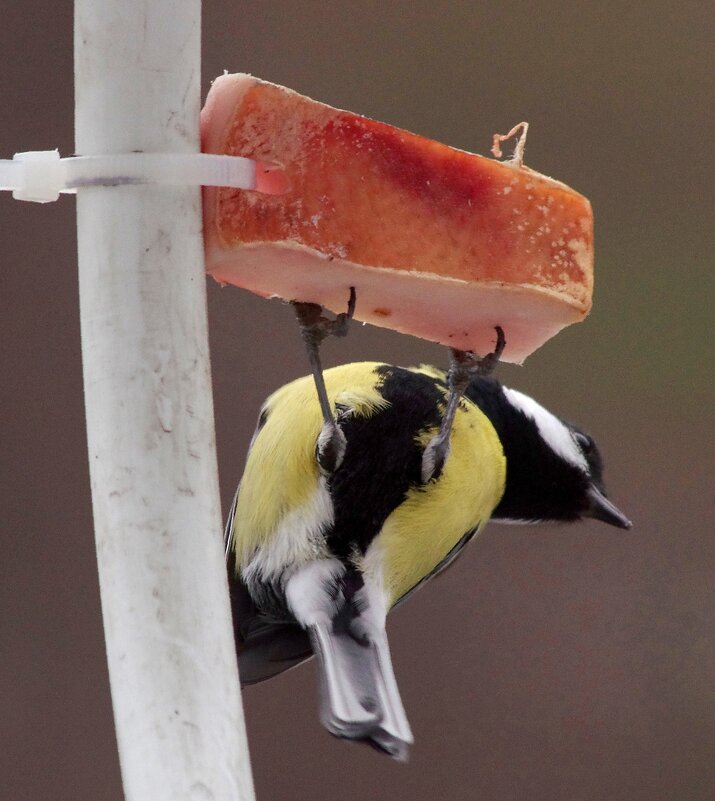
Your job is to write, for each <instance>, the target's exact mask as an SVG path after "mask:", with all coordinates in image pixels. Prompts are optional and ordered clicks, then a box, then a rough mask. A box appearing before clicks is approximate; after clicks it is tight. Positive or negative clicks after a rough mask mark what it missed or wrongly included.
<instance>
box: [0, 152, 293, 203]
mask: <svg viewBox="0 0 715 801" xmlns="http://www.w3.org/2000/svg"><path fill="white" fill-rule="evenodd" d="M271 169H276V167H274V166H273V165H268V164H264V163H262V162H256V161H254V160H253V159H247V158H243V157H242V156H220V155H216V154H212V153H123V154H120V155H115V156H70V157H68V158H63V159H61V158H60V154H59V151H57V150H31V151H28V152H26V153H15V156H14V158H13V159H12V160H10V159H0V190H12V196H13V197H14V198H15V199H16V200H31V201H35V202H36V203H50V202H52V201H54V200H57V199H58V198H59V196H60V193H61V192H65V193H74V192H76V191H77V189H81V188H82V187H88V186H127V185H135V184H165V185H173V186H228V187H234V188H237V189H253V190H256V189H257V188H258V189H259V191H264V192H267V193H268V194H279V193H280V191H282V190H281V186H282V184H281V182H280V181H277V180H276V179H277V178H278V176H274V178H273V180H271V179H266V177H265V176H266V175H267V173H270V172H271ZM284 188H285V187H284Z"/></svg>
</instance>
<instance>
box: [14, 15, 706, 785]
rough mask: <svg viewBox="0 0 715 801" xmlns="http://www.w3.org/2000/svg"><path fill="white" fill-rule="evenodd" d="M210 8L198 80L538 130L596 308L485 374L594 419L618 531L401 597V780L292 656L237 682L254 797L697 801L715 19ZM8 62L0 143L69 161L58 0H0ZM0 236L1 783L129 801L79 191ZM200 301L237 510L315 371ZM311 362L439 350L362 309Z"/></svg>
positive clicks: (471, 555) (538, 144) (393, 117)
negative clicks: (278, 668)
mask: <svg viewBox="0 0 715 801" xmlns="http://www.w3.org/2000/svg"><path fill="white" fill-rule="evenodd" d="M204 8H205V10H204V62H203V75H204V92H205V91H206V89H207V88H208V85H209V81H210V80H211V78H213V77H215V76H216V75H218V74H220V73H221V72H222V71H223V70H224V69H228V70H230V71H247V72H253V73H254V74H256V75H258V76H261V77H264V78H266V79H270V80H273V81H277V82H279V83H283V84H286V85H288V86H291V87H293V88H295V89H297V90H299V91H302V92H304V93H307V94H309V95H311V96H313V97H315V98H316V99H320V100H324V101H326V102H328V103H331V104H334V105H337V106H341V107H344V108H348V109H351V110H354V111H358V112H362V113H364V114H366V115H368V116H371V117H375V118H377V119H380V120H385V121H387V122H390V123H393V124H395V125H399V126H402V127H405V128H408V129H410V130H413V131H416V132H418V133H421V134H424V135H426V136H429V137H432V138H435V139H439V140H442V141H444V142H447V143H449V144H452V145H454V146H457V147H460V148H465V149H469V150H476V151H479V152H482V153H487V152H488V148H489V145H490V143H491V135H492V133H494V132H495V131H500V132H503V131H506V130H508V129H509V127H510V126H511V125H513V124H514V123H516V122H518V121H520V120H522V119H526V120H529V121H530V123H531V125H532V128H531V134H530V137H529V142H528V147H527V163H528V164H529V165H530V166H532V167H534V168H535V169H538V170H540V171H542V172H545V173H547V174H550V175H553V176H555V177H558V178H560V179H562V180H564V181H566V182H567V183H569V184H571V185H572V186H574V187H575V188H577V189H579V190H580V191H581V192H583V193H584V194H586V195H587V196H588V197H589V198H590V199H591V200H592V202H593V205H594V209H595V213H596V220H597V289H596V298H595V307H594V311H593V314H592V315H591V317H590V318H589V319H588V320H587V322H586V323H585V324H583V325H579V326H575V327H573V328H571V329H569V330H567V331H566V332H564V333H562V334H561V335H559V336H558V337H557V339H555V340H552V342H550V343H549V344H547V345H546V346H545V347H544V348H543V349H542V350H541V351H540V352H539V353H538V354H536V355H534V356H533V357H532V358H531V359H530V360H529V361H528V363H527V365H526V366H525V367H523V368H505V369H503V371H502V373H501V375H502V378H503V379H504V380H505V381H506V382H507V383H511V384H512V385H515V386H517V387H519V388H520V389H523V390H524V391H526V392H529V393H531V394H533V395H535V396H536V397H537V398H539V399H540V400H541V401H542V402H544V403H545V404H546V405H547V406H549V407H550V408H553V409H554V410H555V411H557V412H559V413H561V414H562V415H563V416H566V417H569V418H571V419H574V420H576V421H578V422H580V423H581V424H582V425H583V426H584V427H585V428H587V429H588V430H589V431H590V432H592V433H593V434H594V435H595V436H596V437H597V439H598V441H599V443H600V444H601V446H602V449H603V451H604V452H605V455H606V460H607V476H606V477H607V480H608V485H609V487H610V490H611V494H612V497H613V498H614V500H615V501H616V502H617V503H618V504H619V505H620V506H621V507H622V508H623V509H624V510H625V511H626V512H627V513H628V514H630V515H631V516H632V517H633V519H634V521H635V529H634V531H633V532H632V533H630V534H628V533H624V532H621V531H618V530H615V529H610V528H607V527H605V526H602V525H600V524H598V523H593V524H583V525H581V526H578V527H575V528H568V529H559V528H555V527H543V528H526V527H525V528H506V527H496V526H491V527H489V528H488V529H487V531H486V532H485V534H484V535H483V536H482V537H481V539H479V540H478V541H476V542H474V543H473V544H472V545H471V546H470V548H469V549H468V552H467V553H466V555H465V556H463V557H462V558H461V559H460V560H459V562H458V563H457V565H456V566H455V567H454V568H453V569H452V570H451V571H449V573H448V574H447V575H446V576H445V577H444V578H443V579H441V580H439V581H437V582H435V583H433V584H430V585H429V586H428V587H427V588H425V589H424V590H422V591H421V592H420V593H418V594H417V596H416V597H414V599H413V600H411V601H410V603H409V604H407V605H406V606H405V607H403V608H401V609H400V610H399V611H398V612H396V613H395V614H394V616H393V618H392V620H391V625H390V638H391V642H392V647H393V652H394V657H395V663H396V670H397V674H398V678H399V682H400V686H401V688H402V693H403V698H404V701H405V705H406V707H407V710H408V714H409V716H410V720H411V722H412V725H413V728H414V731H415V735H416V745H415V747H414V750H413V755H412V759H411V761H410V763H409V764H408V765H407V766H405V765H398V764H395V763H393V762H391V761H390V760H388V759H386V758H383V757H381V756H379V755H377V754H375V753H373V752H371V751H369V750H368V749H363V748H360V747H356V746H351V745H348V744H345V743H341V742H338V741H336V740H334V739H332V738H331V737H330V736H329V735H328V734H326V733H325V731H324V730H323V729H322V728H321V727H320V725H319V723H318V720H317V709H316V703H315V700H316V699H315V687H314V681H315V677H314V674H313V667H312V665H308V666H304V667H303V668H301V669H299V670H296V671H294V672H292V673H289V674H288V675H285V676H283V677H281V678H279V679H277V680H275V681H273V682H270V683H268V684H265V685H262V686H259V687H255V688H252V689H249V690H248V691H246V692H245V693H244V702H245V708H246V714H247V720H248V726H249V737H250V743H251V750H252V757H253V764H254V769H255V779H256V785H257V790H258V798H259V801H324V800H325V801H328V799H329V800H330V801H353V799H354V800H355V801H357V799H360V800H361V801H382V800H383V799H384V800H385V801H406V799H410V800H411V801H427V800H428V799H457V800H461V799H480V800H481V801H512V800H513V801H517V800H518V801H521V800H522V799H526V800H527V801H681V800H682V801H710V800H711V799H713V798H715V668H714V664H715V662H714V660H715V625H714V624H713V608H714V606H715V603H714V602H715V597H714V592H713V587H714V585H715V581H714V576H715V535H714V533H713V519H712V509H713V497H714V495H715V493H714V492H713V490H714V487H713V473H714V472H715V471H714V467H715V465H714V459H713V447H712V444H713V436H712V432H713V425H714V424H715V420H714V419H713V412H712V406H713V396H712V390H713V358H712V355H713V354H712V347H711V345H712V323H713V317H712V306H713V295H712V290H713V281H712V272H713V266H715V265H713V247H712V245H713V243H712V239H711V238H710V234H711V229H712V223H713V214H712V212H713V207H712V205H711V193H712V178H713V173H712V169H710V171H708V168H712V153H711V148H712V136H713V117H712V97H713V91H712V90H713V88H714V87H713V82H712V76H713V74H714V67H715V65H714V64H713V59H712V53H713V48H712V41H711V40H709V31H712V24H713V22H714V21H715V20H714V19H713V17H714V15H713V11H712V9H713V6H711V5H710V4H707V3H705V2H688V1H687V0H684V1H683V0H681V1H680V2H675V0H652V1H651V2H647V3H644V2H635V3H622V2H618V3H616V2H601V3H593V4H586V3H574V2H566V0H550V1H548V2H542V3H530V2H520V3H515V2H509V0H502V1H501V2H498V3H496V2H494V3H486V2H472V3H466V2H464V3H462V2H452V3H448V2H435V1H434V0H432V1H431V2H427V1H426V0H419V1H417V0H412V2H392V3H385V2H354V3H346V2H308V1H307V0H282V2H275V1H274V2H270V1H269V2H234V3H228V2H217V1H216V0H206V2H205V3H204ZM0 54H1V55H0V87H1V90H0V98H1V103H2V124H1V125H0V156H2V157H5V158H7V157H11V156H12V154H13V153H14V152H15V151H18V150H29V149H37V148H51V147H55V146H56V147H59V148H60V150H61V152H62V153H63V154H65V155H68V154H70V153H71V152H72V150H73V130H72V118H73V108H72V6H71V3H70V2H68V0H61V2H57V3H46V2H44V0H43V1H42V2H41V1H40V0H24V1H23V2H22V3H20V2H15V3H13V4H6V5H5V6H4V8H3V24H2V26H1V27H0ZM0 236H1V242H2V256H1V257H0V258H1V261H0V325H1V326H2V335H1V339H0V376H2V380H1V381H0V415H1V416H0V537H1V538H2V539H1V548H0V576H1V581H0V704H1V707H0V798H2V799H13V801H35V800H36V799H51V800H52V801H119V799H120V798H121V797H122V795H121V788H120V783H119V771H118V765H117V758H116V754H115V742H114V734H113V727H112V718H111V708H110V700H109V693H108V687H107V674H106V667H105V659H104V650H103V640H102V630H101V623H100V612H99V606H98V603H99V602H98V590H97V579H96V574H95V563H94V545H93V535H92V524H91V509H90V500H89V485H88V476H87V466H86V450H85V441H84V416H83V405H82V382H81V366H80V340H79V322H78V320H79V317H78V309H77V279H76V267H75V233H74V200H73V199H72V198H68V197H65V198H63V199H62V200H61V202H59V203H57V204H51V205H46V206H39V205H31V204H21V203H18V202H14V201H12V200H11V199H10V197H9V195H5V194H4V195H3V196H2V197H0ZM208 289H209V314H210V323H211V338H212V348H213V350H212V353H213V377H214V387H215V396H216V413H217V434H218V451H219V460H220V471H221V487H222V493H223V499H224V505H225V506H227V505H228V503H229V501H230V498H231V495H232V493H233V490H234V487H235V484H236V482H237V480H238V478H239V476H240V473H241V470H242V466H243V458H244V453H245V450H246V447H247V444H248V441H249V437H250V432H251V430H252V428H253V424H254V419H255V416H256V412H257V409H258V406H259V404H260V402H261V400H262V399H263V398H264V396H265V395H267V394H268V393H269V392H270V391H271V390H273V389H274V388H275V387H277V386H278V385H279V384H281V383H283V382H285V381H286V380H288V379H290V378H293V377H295V376H297V375H300V374H303V373H304V372H306V363H305V359H304V356H303V352H302V349H301V343H300V340H299V336H298V333H297V331H296V327H295V325H294V323H293V320H292V314H291V312H290V310H289V309H287V308H285V307H283V306H281V305H280V304H278V303H272V302H268V301H264V300H260V299H258V298H256V297H253V296H251V295H249V294H247V293H243V292H241V291H239V290H237V289H225V290H220V289H219V288H218V286H216V285H214V284H213V283H210V284H209V287H208ZM325 357H326V361H327V362H328V363H329V364H335V363H339V362H342V361H349V360H355V359H363V358H367V359H384V360H390V361H395V362H397V363H403V364H404V363H413V362H416V361H425V360H426V361H434V362H437V363H444V361H445V354H444V353H443V352H442V350H441V349H440V348H437V347H435V346H432V345H430V344H427V343H425V342H421V341H418V340H415V339H411V338H408V337H405V336H399V335H397V334H392V333H390V332H387V331H384V330H379V329H373V328H369V327H360V326H356V327H354V328H353V330H352V331H351V334H350V336H349V338H348V339H347V340H342V341H339V342H329V343H328V344H327V345H326V348H325ZM147 801H151V799H147ZM220 801H224V800H223V799H221V800H220Z"/></svg>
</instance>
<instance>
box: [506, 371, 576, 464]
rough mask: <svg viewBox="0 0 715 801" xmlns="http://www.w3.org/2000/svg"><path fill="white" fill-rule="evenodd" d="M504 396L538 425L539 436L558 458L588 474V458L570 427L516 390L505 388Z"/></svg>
mask: <svg viewBox="0 0 715 801" xmlns="http://www.w3.org/2000/svg"><path fill="white" fill-rule="evenodd" d="M504 394H505V395H506V397H507V399H508V401H509V402H510V403H511V404H512V406H515V407H516V408H517V409H519V410H520V411H522V412H523V413H524V414H525V415H526V416H527V417H530V418H531V419H532V420H533V421H534V422H535V423H536V427H537V428H538V429H539V434H541V436H542V437H543V438H544V441H545V442H546V443H547V444H548V446H549V447H550V448H551V450H552V451H553V452H554V453H555V454H556V455H557V456H560V457H561V458H562V459H565V460H566V461H567V462H568V463H569V464H572V465H573V466H574V467H578V468H579V469H580V470H583V472H584V473H588V462H587V461H586V457H585V456H584V455H583V453H581V450H580V448H579V447H578V445H577V444H576V441H575V440H574V438H573V435H572V434H571V432H570V431H569V429H568V427H567V426H565V425H564V424H563V423H562V422H561V420H559V418H558V417H556V415H553V414H551V412H549V411H547V410H546V409H544V407H543V406H541V405H540V404H538V403H537V402H536V401H535V400H534V399H533V398H530V397H529V396H528V395H524V394H523V393H522V392H518V391H517V390H515V389H508V388H507V387H504Z"/></svg>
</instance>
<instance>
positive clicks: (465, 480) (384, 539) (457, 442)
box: [370, 401, 506, 604]
mask: <svg viewBox="0 0 715 801" xmlns="http://www.w3.org/2000/svg"><path fill="white" fill-rule="evenodd" d="M435 433H436V430H435V431H430V432H426V433H424V434H423V435H422V436H421V437H420V440H421V442H422V444H423V445H426V444H427V442H429V440H430V439H431V438H432V436H433V435H434V434H435ZM505 480H506V460H505V458H504V452H503V450H502V446H501V443H500V442H499V438H498V437H497V434H496V431H495V430H494V427H493V426H492V424H491V423H490V422H489V420H488V419H487V417H486V416H485V415H484V414H483V413H482V411H481V410H480V409H479V408H478V407H477V406H475V405H474V404H472V403H471V402H469V401H465V402H463V403H462V404H461V405H460V408H459V410H458V411H457V414H456V416H455V420H454V427H453V430H452V437H451V452H450V455H449V457H448V459H447V462H446V465H445V468H444V470H443V472H442V475H441V476H440V478H439V479H438V480H437V481H434V482H431V483H430V484H429V485H427V486H426V487H413V488H412V489H410V490H409V492H408V495H407V499H406V500H405V502H404V503H403V504H401V505H400V506H399V507H397V508H396V509H395V510H394V511H393V512H392V514H391V515H390V516H389V517H388V518H387V520H386V521H385V524H384V525H383V527H382V531H381V533H380V535H379V537H378V538H377V540H376V541H375V543H374V544H373V546H372V547H374V548H375V550H376V551H377V554H376V555H375V557H374V558H379V560H380V562H381V569H382V581H383V584H384V587H385V590H386V591H387V593H388V597H389V598H390V603H391V604H394V603H395V602H396V601H398V600H399V599H400V598H401V597H402V596H403V595H405V593H407V592H408V591H409V590H411V589H412V588H413V587H414V586H416V585H417V584H418V583H419V582H420V581H421V580H422V579H423V578H424V577H425V576H428V575H429V574H430V573H431V572H432V571H433V570H434V569H435V568H436V567H437V566H438V565H439V564H440V563H441V562H442V560H443V559H445V557H446V556H447V555H448V554H449V552H450V551H451V550H452V548H454V547H455V546H456V545H457V544H458V543H459V541H460V540H461V539H462V537H463V536H464V535H465V534H466V533H467V532H469V531H472V530H473V529H475V528H479V527H481V526H482V525H484V524H485V523H486V522H487V521H488V520H489V518H490V516H491V513H492V511H493V510H494V508H495V506H496V505H497V504H498V503H499V501H500V499H501V497H502V494H503V492H504V483H505ZM378 555H379V556H378ZM370 556H372V555H370ZM370 561H372V560H370Z"/></svg>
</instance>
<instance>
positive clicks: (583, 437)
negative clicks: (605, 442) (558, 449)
mask: <svg viewBox="0 0 715 801" xmlns="http://www.w3.org/2000/svg"><path fill="white" fill-rule="evenodd" d="M574 436H575V437H576V442H577V443H578V445H579V448H581V450H582V451H583V452H584V453H586V454H588V453H591V451H592V450H593V445H594V443H593V440H592V439H591V437H589V436H588V434H582V433H581V432H580V431H577V432H576V433H575V434H574Z"/></svg>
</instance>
